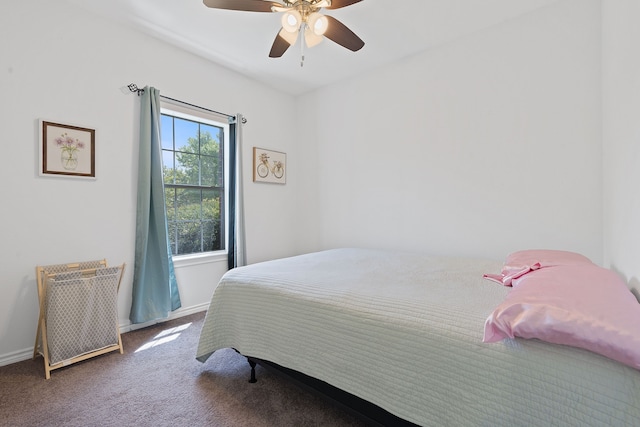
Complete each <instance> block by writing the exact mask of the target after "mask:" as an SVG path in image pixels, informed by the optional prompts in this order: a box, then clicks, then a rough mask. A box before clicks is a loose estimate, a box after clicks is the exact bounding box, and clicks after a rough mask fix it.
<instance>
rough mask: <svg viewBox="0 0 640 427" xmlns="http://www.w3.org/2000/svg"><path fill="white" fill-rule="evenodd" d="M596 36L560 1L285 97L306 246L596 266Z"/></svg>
mask: <svg viewBox="0 0 640 427" xmlns="http://www.w3.org/2000/svg"><path fill="white" fill-rule="evenodd" d="M600 36H601V34H600V2H599V1H597V0H588V1H585V0H566V1H561V2H557V3H554V4H552V5H550V6H548V7H545V8H542V9H539V10H536V11H534V12H532V13H529V14H527V15H523V16H521V17H518V18H516V19H513V20H510V21H508V22H506V23H503V24H500V25H496V26H494V27H492V28H489V29H487V30H483V31H480V32H477V33H475V34H473V35H471V36H469V37H466V38H464V39H460V40H457V41H454V42H452V43H449V44H447V45H445V46H441V47H440V48H437V49H434V50H430V51H425V52H423V53H421V54H419V55H416V56H414V57H411V58H407V59H405V60H403V61H400V62H398V63H397V64H394V65H393V66H389V67H385V68H382V69H379V70H377V71H375V72H372V73H369V74H366V75H362V76H360V77H358V78H355V79H352V80H349V81H346V82H343V83H341V84H334V85H332V86H330V87H327V88H323V89H321V90H318V91H316V92H314V93H311V94H308V95H305V96H303V97H301V98H300V99H298V107H297V110H298V111H304V112H305V116H304V117H300V132H301V133H303V134H304V135H305V137H306V138H305V141H306V145H305V146H304V149H301V152H300V153H299V156H300V158H304V159H306V160H307V161H308V164H306V166H305V171H306V172H308V174H307V175H305V177H304V180H305V181H304V186H305V190H304V191H303V193H304V194H308V195H309V197H308V198H307V200H306V201H305V203H301V204H300V206H307V207H309V209H307V210H304V215H302V214H301V215H300V217H303V218H304V220H303V224H302V225H303V226H302V229H303V230H307V231H308V233H307V235H306V237H305V241H306V242H310V244H309V247H308V248H306V249H312V246H314V245H317V246H319V247H322V248H328V247H335V246H344V245H347V246H365V247H384V248H393V249H406V250H417V251H424V252H431V253H439V254H453V255H470V256H489V257H494V258H496V259H503V258H504V256H505V255H506V254H507V253H509V252H511V251H513V250H518V249H526V248H556V249H566V250H575V251H579V252H582V253H584V254H585V255H587V256H589V257H591V258H592V259H593V260H594V261H595V262H598V263H600V262H602V247H603V235H602V208H601V206H602V205H601V203H602V180H603V175H602V163H601V162H602V158H601V150H602V147H601V132H602V131H601V107H602V105H601V92H600V86H601V60H600V41H601V38H600ZM315 117H321V122H320V123H317V122H315V121H314V119H313V118H315ZM307 202H308V203H307ZM300 247H301V248H302V249H305V246H304V243H302V244H301V246H300Z"/></svg>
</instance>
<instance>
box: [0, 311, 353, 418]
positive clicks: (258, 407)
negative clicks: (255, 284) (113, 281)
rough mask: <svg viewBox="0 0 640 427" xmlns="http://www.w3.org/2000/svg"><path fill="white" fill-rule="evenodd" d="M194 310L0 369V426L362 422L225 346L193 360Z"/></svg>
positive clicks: (197, 321)
mask: <svg viewBox="0 0 640 427" xmlns="http://www.w3.org/2000/svg"><path fill="white" fill-rule="evenodd" d="M203 320H204V313H198V314H194V315H191V316H186V317H182V318H179V319H175V320H172V321H169V322H165V323H161V324H157V325H154V326H151V327H148V328H144V329H139V330H136V331H132V332H128V333H125V334H123V335H122V340H123V346H124V350H125V354H120V353H119V352H117V351H116V352H112V353H109V354H106V355H102V356H98V357H95V358H91V359H88V360H86V361H83V362H80V363H77V364H74V365H70V366H68V367H65V368H61V369H57V370H55V371H52V373H51V379H49V380H46V379H45V377H44V366H43V359H42V358H41V357H38V358H36V359H35V360H26V361H23V362H19V363H14V364H11V365H8V366H3V367H0V426H11V427H21V426H65V427H76V426H78V427H92V426H96V427H97V426H101V427H102V426H154V427H159V426H230V427H231V426H258V427H259V426H264V427H267V426H353V427H360V426H364V425H365V424H364V422H363V421H362V420H360V419H358V418H355V417H354V416H352V415H351V414H350V413H348V412H346V411H343V410H342V409H340V408H338V407H336V406H334V405H332V404H330V403H328V402H327V401H325V400H324V399H322V398H319V397H317V396H315V395H312V394H310V393H308V392H306V391H304V390H302V389H300V388H299V387H297V386H296V385H295V384H293V383H291V382H289V381H288V380H287V379H285V378H283V377H282V376H280V375H278V374H276V373H274V372H272V371H270V370H267V369H264V368H262V367H261V366H258V367H257V368H256V374H257V377H258V382H257V383H255V384H250V383H249V382H248V379H249V374H250V370H249V365H248V363H247V361H246V359H245V358H244V357H242V356H240V355H239V354H237V353H236V352H234V351H233V350H222V351H218V352H216V353H214V354H213V356H211V358H209V360H207V361H206V363H200V362H198V361H196V360H195V351H196V346H197V342H198V337H199V334H200V328H201V327H202V322H203Z"/></svg>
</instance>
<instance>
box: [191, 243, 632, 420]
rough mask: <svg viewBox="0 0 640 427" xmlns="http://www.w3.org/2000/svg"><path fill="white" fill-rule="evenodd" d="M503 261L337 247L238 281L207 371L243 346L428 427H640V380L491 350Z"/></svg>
mask: <svg viewBox="0 0 640 427" xmlns="http://www.w3.org/2000/svg"><path fill="white" fill-rule="evenodd" d="M500 268H501V263H500V262H498V261H487V260H473V259H459V258H436V257H426V256H422V255H417V254H410V253H396V252H384V251H373V250H361V249H336V250H330V251H324V252H319V253H315V254H307V255H302V256H297V257H292V258H286V259H281V260H275V261H270V262H265V263H259V264H254V265H250V266H246V267H241V268H237V269H234V270H231V271H229V272H228V273H227V274H226V275H225V276H224V277H223V278H222V279H221V281H220V284H219V285H218V287H217V288H216V290H215V293H214V296H213V298H212V301H211V305H210V308H209V311H208V312H207V316H206V319H205V323H204V325H203V328H202V332H201V336H200V342H199V345H198V350H197V355H196V357H197V358H198V360H200V361H202V362H204V361H205V360H206V359H207V358H208V357H209V356H210V355H211V354H212V353H213V352H214V351H216V350H218V349H222V348H235V349H236V350H238V351H239V352H241V353H242V354H244V355H247V356H252V357H256V358H259V359H264V360H268V361H271V362H274V363H277V364H279V365H282V366H285V367H288V368H290V369H294V370H296V371H299V372H302V373H305V374H307V375H310V376H312V377H315V378H318V379H321V380H323V381H325V382H328V383H329V384H332V385H334V386H336V387H338V388H340V389H343V390H345V391H347V392H349V393H352V394H355V395H357V396H359V397H361V398H363V399H365V400H368V401H370V402H372V403H374V404H376V405H378V406H380V407H382V408H384V409H386V410H387V411H389V412H391V413H393V414H395V415H397V416H399V417H401V418H404V419H406V420H409V421H411V422H414V423H416V424H420V425H425V426H456V427H457V426H509V427H511V426H525V425H526V426H530V425H537V426H552V425H557V426H566V425H572V426H573V425H575V426H625V425H627V426H638V425H640V371H637V370H634V369H632V368H630V367H627V366H624V365H622V364H620V363H618V362H615V361H612V360H609V359H607V358H605V357H602V356H599V355H597V354H594V353H591V352H589V351H586V350H581V349H577V348H573V347H568V346H561V345H553V344H548V343H544V342H541V341H537V340H521V339H515V340H505V341H503V342H501V343H495V344H484V343H482V333H483V326H484V321H485V319H486V318H487V316H488V315H489V313H490V312H491V311H492V310H493V308H494V307H495V306H496V305H497V304H499V303H500V302H501V301H502V299H503V298H504V296H505V295H506V293H507V292H508V288H504V287H502V286H500V285H497V284H495V283H492V282H490V281H487V280H484V279H483V278H482V275H483V273H491V272H498V271H500Z"/></svg>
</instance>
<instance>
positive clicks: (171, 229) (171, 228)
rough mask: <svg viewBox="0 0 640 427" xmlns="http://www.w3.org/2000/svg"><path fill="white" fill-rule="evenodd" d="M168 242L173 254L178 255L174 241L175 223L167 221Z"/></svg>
mask: <svg viewBox="0 0 640 427" xmlns="http://www.w3.org/2000/svg"><path fill="white" fill-rule="evenodd" d="M168 226H169V244H170V245H171V252H172V254H173V255H178V254H179V253H180V252H178V246H177V241H176V223H175V222H171V221H169V223H168Z"/></svg>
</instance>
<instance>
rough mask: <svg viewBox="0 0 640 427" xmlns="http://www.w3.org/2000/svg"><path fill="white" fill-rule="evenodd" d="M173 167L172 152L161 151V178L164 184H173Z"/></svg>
mask: <svg viewBox="0 0 640 427" xmlns="http://www.w3.org/2000/svg"><path fill="white" fill-rule="evenodd" d="M173 166H174V165H173V151H166V150H162V176H163V178H164V183H165V184H173V183H174V182H175V181H174V179H175V170H174V169H173Z"/></svg>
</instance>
